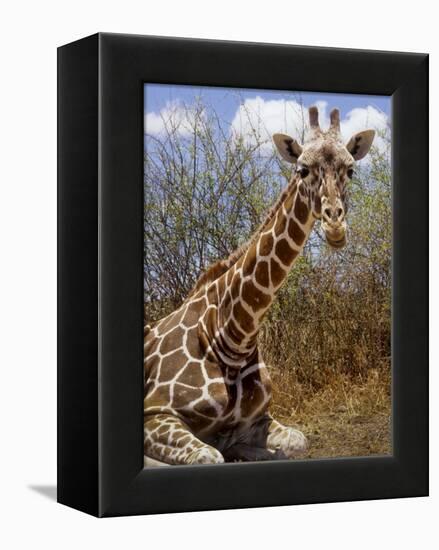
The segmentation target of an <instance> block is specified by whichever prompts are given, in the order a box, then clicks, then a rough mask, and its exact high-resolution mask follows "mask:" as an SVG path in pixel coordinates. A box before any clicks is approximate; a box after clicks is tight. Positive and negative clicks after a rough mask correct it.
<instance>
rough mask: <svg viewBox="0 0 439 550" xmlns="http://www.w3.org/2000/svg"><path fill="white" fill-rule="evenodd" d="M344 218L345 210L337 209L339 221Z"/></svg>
mask: <svg viewBox="0 0 439 550" xmlns="http://www.w3.org/2000/svg"><path fill="white" fill-rule="evenodd" d="M342 216H343V210H342V209H341V208H337V219H338V220H339V219H340V218H341V217H342Z"/></svg>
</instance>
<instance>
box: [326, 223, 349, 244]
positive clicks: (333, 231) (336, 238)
mask: <svg viewBox="0 0 439 550" xmlns="http://www.w3.org/2000/svg"><path fill="white" fill-rule="evenodd" d="M322 229H323V231H324V233H325V237H326V241H327V243H328V244H329V246H331V247H332V248H336V249H339V248H343V247H344V246H345V244H346V224H345V223H339V224H337V225H335V226H331V225H329V224H326V223H322Z"/></svg>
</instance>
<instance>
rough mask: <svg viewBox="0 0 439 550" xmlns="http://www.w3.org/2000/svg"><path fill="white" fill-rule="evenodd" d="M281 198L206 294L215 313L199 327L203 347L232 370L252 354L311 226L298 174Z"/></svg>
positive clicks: (310, 216) (305, 198)
mask: <svg viewBox="0 0 439 550" xmlns="http://www.w3.org/2000/svg"><path fill="white" fill-rule="evenodd" d="M284 194H285V197H284V200H283V201H281V202H280V204H279V205H278V207H277V209H276V211H275V212H274V214H272V215H271V219H270V220H269V221H268V223H266V224H265V223H264V224H263V225H262V227H261V230H260V233H259V235H257V238H255V239H252V244H251V246H250V247H249V248H248V250H247V252H246V253H245V254H244V255H243V256H242V257H241V258H240V260H239V261H238V262H236V264H235V265H233V266H232V267H231V268H230V269H229V270H228V271H227V272H226V273H225V274H224V275H223V276H222V277H220V278H219V279H218V280H217V281H215V283H214V284H213V285H211V287H210V290H209V291H210V292H211V294H212V295H215V300H214V301H215V302H216V303H217V304H218V310H217V315H214V312H213V310H212V311H211V312H210V316H209V318H208V319H207V322H206V323H205V324H204V326H203V328H204V330H203V333H204V334H205V339H206V342H205V343H206V345H209V347H210V348H211V349H212V351H213V352H214V354H215V355H216V356H217V357H219V358H220V359H221V360H222V361H223V362H224V363H226V364H227V365H229V366H232V367H237V368H239V367H241V366H244V365H245V364H247V363H248V359H249V356H252V355H254V354H255V352H256V349H257V342H256V340H257V335H258V331H259V328H260V326H261V323H262V321H263V318H264V315H265V314H266V312H267V311H268V309H269V308H270V306H271V304H272V303H273V300H274V298H275V295H276V292H277V291H278V290H279V288H280V287H281V286H282V283H283V282H284V281H285V279H286V277H287V275H288V273H289V271H290V269H291V268H292V266H293V265H294V262H295V260H296V259H297V257H298V256H299V254H300V252H301V251H302V249H303V247H304V245H305V243H306V241H307V239H308V237H309V234H310V233H311V230H312V227H313V225H314V218H313V216H312V214H311V206H310V198H309V195H308V193H307V191H306V189H305V186H304V184H303V182H302V181H301V180H300V178H299V176H295V177H293V178H292V179H291V181H290V183H289V184H288V187H287V190H286V192H285V193H284ZM209 291H208V292H209Z"/></svg>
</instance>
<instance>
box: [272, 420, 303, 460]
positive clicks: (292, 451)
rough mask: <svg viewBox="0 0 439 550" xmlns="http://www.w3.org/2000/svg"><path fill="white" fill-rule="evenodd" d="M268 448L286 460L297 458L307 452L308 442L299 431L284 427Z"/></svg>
mask: <svg viewBox="0 0 439 550" xmlns="http://www.w3.org/2000/svg"><path fill="white" fill-rule="evenodd" d="M270 448H271V449H272V450H274V451H275V452H278V453H280V456H282V454H283V455H284V457H286V458H298V457H300V456H303V455H304V454H305V453H306V451H307V450H308V440H307V439H306V437H305V436H304V435H303V433H302V432H300V431H299V430H295V429H294V428H290V427H289V426H284V429H283V430H282V431H281V432H280V433H276V434H275V435H274V437H272V439H271V441H270Z"/></svg>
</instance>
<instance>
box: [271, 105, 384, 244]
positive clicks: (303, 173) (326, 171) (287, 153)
mask: <svg viewBox="0 0 439 550" xmlns="http://www.w3.org/2000/svg"><path fill="white" fill-rule="evenodd" d="M330 121H331V124H330V127H329V129H328V130H327V131H326V132H324V131H322V130H321V129H320V126H319V112H318V110H317V107H310V108H309V123H310V136H309V139H308V140H307V141H306V143H305V144H303V145H301V144H300V143H299V142H298V141H297V140H295V139H294V138H292V137H290V136H288V135H285V134H275V135H274V136H273V140H274V143H275V144H276V147H277V149H278V151H279V153H280V154H281V156H282V158H283V159H284V160H286V161H287V162H290V163H291V164H295V166H296V174H297V177H298V178H299V182H300V183H302V185H303V186H304V188H305V190H306V191H307V195H308V197H309V199H310V206H311V211H312V214H313V216H314V218H315V219H319V220H321V224H322V229H323V231H324V233H325V236H326V240H327V242H328V243H329V244H330V245H331V246H332V247H333V248H342V247H343V246H344V245H345V244H346V212H347V203H346V195H347V189H348V183H349V180H350V179H352V177H353V174H354V169H355V161H357V160H360V159H362V158H363V157H365V156H366V155H367V153H368V151H369V149H370V146H371V145H372V141H373V138H374V136H375V131H374V130H364V131H362V132H358V133H357V134H354V135H353V136H352V137H351V138H350V140H349V141H348V142H347V143H346V144H344V143H343V142H342V139H341V134H340V113H339V111H338V109H333V110H332V111H331V115H330Z"/></svg>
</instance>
